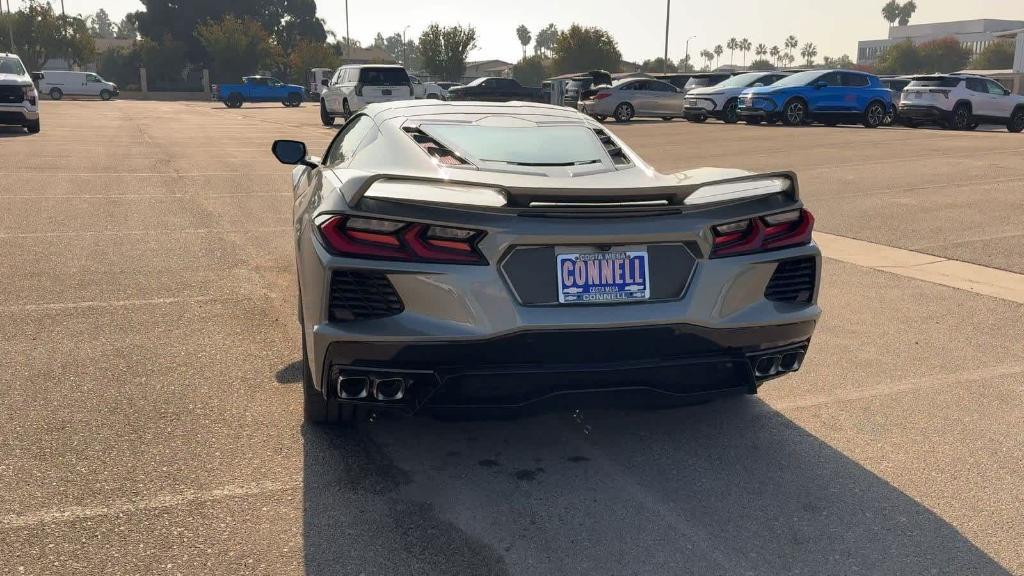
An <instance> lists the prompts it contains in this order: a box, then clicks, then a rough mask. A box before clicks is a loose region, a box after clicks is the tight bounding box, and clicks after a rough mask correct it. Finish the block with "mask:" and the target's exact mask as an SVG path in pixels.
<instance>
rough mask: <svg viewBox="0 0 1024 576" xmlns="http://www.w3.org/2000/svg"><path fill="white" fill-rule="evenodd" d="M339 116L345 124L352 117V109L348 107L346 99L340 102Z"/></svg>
mask: <svg viewBox="0 0 1024 576" xmlns="http://www.w3.org/2000/svg"><path fill="white" fill-rule="evenodd" d="M341 116H342V117H343V118H344V119H345V121H346V122H348V119H349V118H351V117H352V108H350V107H349V105H348V100H347V99H346V100H343V101H342V102H341Z"/></svg>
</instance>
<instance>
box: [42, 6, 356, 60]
mask: <svg viewBox="0 0 1024 576" xmlns="http://www.w3.org/2000/svg"><path fill="white" fill-rule="evenodd" d="M63 1H64V0H61V2H63ZM345 56H347V57H348V58H351V57H352V36H350V35H349V32H348V0H345Z"/></svg>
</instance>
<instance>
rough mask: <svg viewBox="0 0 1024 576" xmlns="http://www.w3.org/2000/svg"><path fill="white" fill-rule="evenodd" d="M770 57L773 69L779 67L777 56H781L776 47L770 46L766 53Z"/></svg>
mask: <svg viewBox="0 0 1024 576" xmlns="http://www.w3.org/2000/svg"><path fill="white" fill-rule="evenodd" d="M768 54H770V55H771V57H772V60H773V61H774V62H775V67H776V68H778V67H779V54H782V50H779V47H778V46H772V49H771V50H769V51H768Z"/></svg>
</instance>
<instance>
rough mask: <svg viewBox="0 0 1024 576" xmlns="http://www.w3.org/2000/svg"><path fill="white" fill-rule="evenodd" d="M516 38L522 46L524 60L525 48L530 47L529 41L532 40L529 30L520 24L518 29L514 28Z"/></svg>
mask: <svg viewBox="0 0 1024 576" xmlns="http://www.w3.org/2000/svg"><path fill="white" fill-rule="evenodd" d="M516 36H518V37H519V43H520V44H522V45H523V58H524V59H525V58H526V47H527V46H529V45H530V40H532V39H533V38H532V37H531V35H530V29H529V28H527V27H526V26H525V25H523V24H520V25H519V28H516Z"/></svg>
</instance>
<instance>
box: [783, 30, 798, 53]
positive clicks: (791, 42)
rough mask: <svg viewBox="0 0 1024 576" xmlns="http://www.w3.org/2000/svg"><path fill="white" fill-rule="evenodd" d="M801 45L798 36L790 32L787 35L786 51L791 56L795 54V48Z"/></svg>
mask: <svg viewBox="0 0 1024 576" xmlns="http://www.w3.org/2000/svg"><path fill="white" fill-rule="evenodd" d="M799 45H800V41H799V40H797V39H796V36H793V35H792V34H790V35H789V36H787V37H786V53H787V54H789V55H790V56H792V55H793V50H795V49H796V47H797V46H799Z"/></svg>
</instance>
